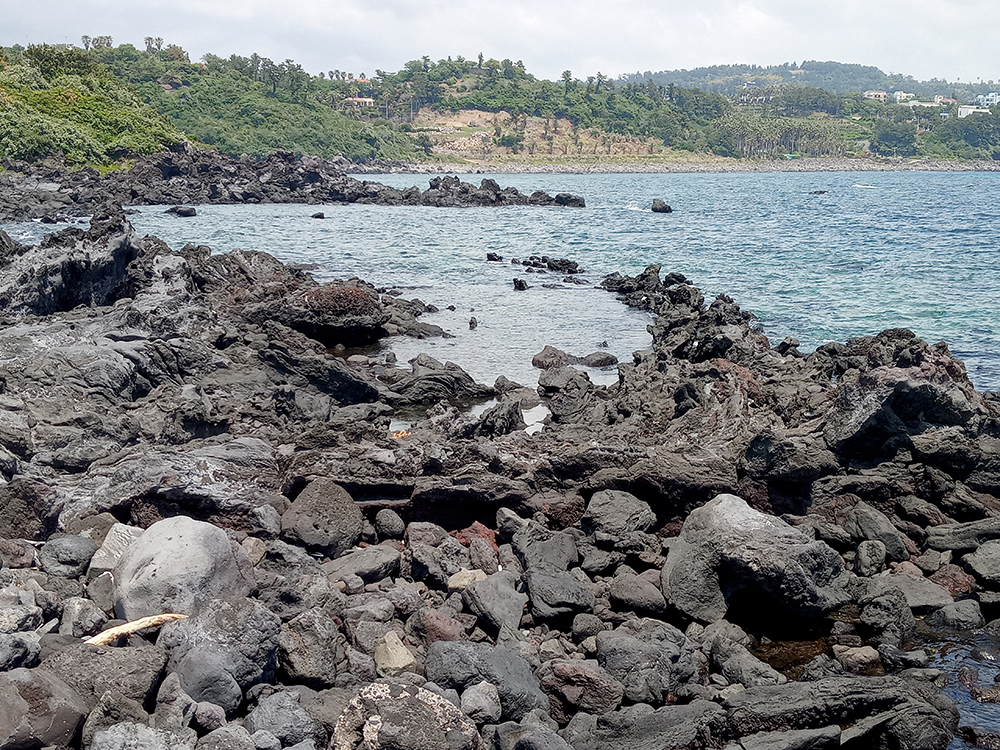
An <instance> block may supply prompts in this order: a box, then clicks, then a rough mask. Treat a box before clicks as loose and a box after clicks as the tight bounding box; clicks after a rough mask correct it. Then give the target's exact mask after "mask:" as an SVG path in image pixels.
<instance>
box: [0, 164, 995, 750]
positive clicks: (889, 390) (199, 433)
mask: <svg viewBox="0 0 1000 750" xmlns="http://www.w3.org/2000/svg"><path fill="white" fill-rule="evenodd" d="M438 189H444V184H443V183H442V185H441V186H439V188H438ZM486 192H490V190H489V189H487V190H486ZM439 195H440V196H443V195H444V193H440V194H439ZM439 199H440V200H444V198H443V197H438V198H435V200H439ZM177 202H178V203H187V202H191V201H188V200H186V199H185V200H181V197H180V196H178V198H177ZM0 239H2V238H0ZM84 257H86V258H89V260H90V263H89V265H86V264H82V263H81V258H84ZM29 268H31V269H34V270H33V272H32V273H27V269H29ZM80 269H84V270H86V273H80V272H79V271H80ZM604 286H605V287H606V288H608V289H609V290H612V291H615V292H616V293H618V294H620V295H621V296H622V297H623V298H624V299H625V300H626V301H627V302H628V303H630V304H635V305H637V306H641V307H643V308H644V309H647V310H650V311H651V312H654V313H655V314H656V320H655V322H654V323H653V325H652V326H651V331H652V334H653V343H652V347H651V349H649V350H647V351H642V352H637V353H636V354H635V356H634V358H633V361H632V362H630V363H623V364H620V365H619V366H618V372H619V381H618V383H617V384H616V385H613V386H598V385H595V384H593V383H591V382H590V381H589V379H588V378H587V377H586V376H585V375H584V373H583V372H581V371H579V370H576V369H575V368H573V367H571V366H569V365H568V364H566V363H559V364H557V366H554V367H550V368H548V369H546V370H544V372H543V373H542V375H541V377H540V379H539V388H538V393H537V396H535V398H537V399H541V401H542V402H543V403H544V404H545V405H546V406H548V408H549V410H550V412H551V414H552V416H551V418H550V420H549V421H548V422H547V423H546V424H545V425H544V428H543V429H542V430H541V431H538V432H535V433H534V434H528V433H527V432H526V431H525V430H524V429H523V422H521V421H520V415H519V413H518V412H519V411H520V406H519V404H520V403H521V401H520V400H519V398H520V397H515V396H513V395H512V394H515V393H517V392H518V389H517V388H516V386H515V385H514V384H510V383H509V382H508V381H505V380H502V379H500V380H498V382H497V384H496V385H495V386H493V387H491V386H488V385H484V384H479V383H476V382H475V381H474V380H473V379H472V378H471V377H469V376H468V375H467V374H466V373H465V372H464V371H463V370H462V369H461V367H459V366H458V365H456V364H454V363H447V362H444V363H443V362H439V361H437V360H435V359H433V358H431V357H429V356H426V355H421V356H420V357H418V358H416V359H415V360H414V361H413V362H412V363H411V365H410V367H409V369H407V368H406V367H404V366H396V364H395V363H394V362H390V361H378V360H375V359H372V358H369V357H360V358H354V357H352V358H348V359H345V358H343V357H341V356H338V355H337V353H336V351H337V347H347V346H353V345H355V344H356V343H357V342H359V341H375V340H377V339H378V338H379V337H381V336H382V335H385V332H386V326H390V325H396V326H397V327H399V326H402V327H403V328H406V326H407V325H409V326H410V330H411V332H412V333H413V335H425V333H426V331H425V330H423V329H421V328H420V326H419V325H417V319H418V317H419V316H418V315H417V314H416V313H417V312H421V311H422V309H423V308H422V305H421V304H417V303H418V302H419V301H415V302H405V301H401V300H398V299H397V298H394V297H392V296H391V295H387V294H382V293H380V292H379V291H378V290H376V289H374V288H372V287H370V286H369V285H367V284H365V283H364V282H360V281H357V280H352V281H351V282H344V283H337V282H335V283H331V284H326V285H320V284H317V283H316V282H315V281H313V280H312V279H311V278H310V277H309V276H308V275H306V274H304V273H302V272H301V271H295V270H290V269H287V268H285V267H283V266H282V265H281V264H280V263H278V262H277V261H275V260H274V259H273V258H271V257H270V256H267V255H265V254H262V253H242V252H237V253H232V254H228V255H220V256H214V255H211V254H210V252H209V250H208V249H207V248H196V247H190V246H188V247H185V248H183V249H181V250H179V251H173V250H171V249H170V248H168V247H166V246H165V245H164V244H163V243H162V242H160V241H158V240H156V239H155V238H143V239H139V238H137V237H135V234H134V232H133V231H132V230H131V227H130V226H129V225H128V223H127V221H126V220H125V218H124V216H122V215H121V213H120V212H114V211H112V212H110V213H109V214H107V215H103V216H100V217H98V218H97V219H96V220H95V222H94V227H93V228H92V229H91V230H89V231H86V232H82V231H79V230H69V231H66V232H63V233H60V234H57V235H52V236H50V237H48V238H47V239H46V240H45V242H44V243H42V246H41V247H39V248H27V247H21V246H17V245H15V244H14V243H7V244H6V245H5V247H4V255H3V257H2V259H0V315H2V316H3V317H2V319H0V473H2V479H3V481H2V483H0V535H2V536H3V539H0V561H2V563H3V567H2V568H0V736H2V737H3V740H2V742H3V743H6V746H10V747H36V746H37V747H42V746H47V745H53V746H72V747H87V748H92V747H123V746H142V747H196V746H197V747H248V748H249V747H257V748H264V747H269V748H282V747H296V748H308V747H315V748H325V747H333V748H338V750H339V749H340V748H344V749H345V750H346V749H347V748H350V749H351V750H354V749H355V748H360V747H366V748H380V747H385V748H400V747H421V748H432V747H435V748H436V747H441V748H452V747H462V748H466V747H467V748H487V747H489V748H507V747H510V748H515V747H516V748H529V747H547V748H566V747H571V748H576V749H577V750H582V749H583V748H615V747H621V748H628V749H629V750H633V749H634V748H637V747H640V748H646V747H648V748H662V747H691V748H725V747H743V748H751V747H752V748H757V747H786V746H787V747H799V746H801V747H835V746H853V747H905V748H944V747H946V746H947V745H948V743H949V742H950V741H951V738H952V736H953V735H954V733H955V731H956V730H957V728H958V723H959V722H958V716H957V713H956V711H955V708H954V705H953V704H952V703H951V701H950V700H949V699H948V698H946V697H945V696H944V695H943V694H942V693H941V689H940V688H941V685H940V683H941V680H942V678H943V677H946V675H943V674H942V673H941V672H940V671H939V670H935V669H931V668H929V667H928V661H927V654H926V652H924V651H922V650H921V649H920V646H921V643H920V642H919V641H918V640H917V638H918V635H919V634H921V633H922V634H924V636H925V637H926V636H927V634H928V633H933V632H940V633H945V632H947V633H949V634H952V636H951V637H955V636H954V634H955V633H959V634H961V633H963V632H968V631H969V630H970V629H976V628H981V627H983V624H984V623H987V624H986V625H985V628H984V632H985V633H986V634H987V635H988V634H989V633H995V632H1000V626H998V625H997V622H996V621H995V620H994V619H993V618H995V617H996V616H997V614H1000V613H998V609H1000V607H998V602H1000V574H998V573H997V569H998V565H997V562H996V559H995V558H997V557H998V555H1000V553H998V552H997V549H996V542H997V541H1000V521H998V519H1000V513H998V509H1000V504H998V498H997V493H998V492H1000V412H998V410H997V402H996V401H995V400H988V399H986V398H984V396H983V395H982V394H979V393H977V392H976V391H975V389H974V388H973V387H972V385H971V383H970V382H969V380H968V378H967V377H966V375H965V371H964V369H963V367H962V365H961V363H960V362H958V361H957V360H955V359H954V358H952V357H951V355H950V353H949V352H948V350H947V347H946V346H944V345H943V344H937V345H933V346H931V345H928V344H926V343H925V342H923V341H921V340H920V339H918V338H916V337H915V336H914V335H913V334H912V333H910V332H909V331H905V330H891V331H885V332H882V333H881V334H878V335H877V336H872V337H866V338H861V339H854V340H851V341H848V342H846V343H843V344H828V345H825V346H823V347H820V349H818V350H817V351H815V352H812V353H810V354H804V353H801V352H798V350H797V348H796V347H794V346H792V345H791V344H788V345H787V346H785V345H783V346H779V347H776V348H772V347H771V346H770V343H769V342H768V341H767V339H766V338H765V337H764V336H763V335H761V333H760V332H759V331H758V330H757V329H756V327H755V323H754V320H753V318H752V316H750V315H748V314H747V313H745V312H743V311H741V310H740V309H739V307H738V306H737V305H736V303H735V302H733V301H732V300H731V299H729V298H728V297H725V296H720V297H719V298H717V299H716V300H714V301H712V302H711V303H709V304H706V303H705V301H704V300H703V299H702V296H701V293H700V292H699V291H698V290H697V289H696V288H695V287H693V286H691V285H690V284H689V283H688V282H687V280H686V279H684V278H683V277H680V276H667V277H665V278H663V279H661V277H660V271H659V268H657V267H650V268H649V269H647V271H646V272H645V273H643V274H641V275H640V276H638V277H634V278H629V277H621V276H614V277H610V278H609V279H607V280H606V281H605V284H604ZM404 311H405V313H404ZM392 321H395V322H392ZM407 321H409V323H407ZM498 392H500V393H501V396H500V398H499V399H498V403H497V405H496V406H495V407H494V408H493V409H490V410H487V411H485V412H483V413H481V414H480V415H479V416H473V415H472V414H469V413H467V412H463V411H462V410H461V409H460V408H459V407H460V406H464V405H465V404H467V403H468V402H469V400H470V399H471V400H473V401H475V400H483V399H487V398H492V397H495V396H496V394H497V393H498ZM504 394H506V395H504ZM400 414H406V417H407V420H408V424H409V427H408V428H407V429H406V430H397V431H396V432H395V433H390V420H391V419H392V417H393V416H397V415H400ZM393 429H395V428H393ZM164 612H173V613H177V614H180V615H186V617H185V618H182V619H177V620H174V621H172V622H170V623H169V624H165V625H164V624H162V623H159V624H155V625H152V626H148V627H146V628H138V627H137V629H135V630H134V631H133V632H131V633H129V634H124V635H119V636H117V637H112V638H111V639H110V641H109V642H106V643H102V644H100V645H86V644H84V643H83V640H84V638H88V637H90V636H91V635H92V634H93V632H94V631H96V630H100V629H103V628H105V627H111V626H115V625H122V624H123V621H124V620H134V619H136V618H139V617H145V616H150V615H154V616H155V615H159V614H162V613H164ZM967 682H968V685H969V688H968V689H969V690H970V695H972V692H971V691H972V689H973V688H974V689H975V691H976V692H975V696H978V698H977V700H989V698H990V695H991V693H990V692H989V691H990V689H989V688H984V687H982V686H980V685H978V684H977V683H975V681H973V680H968V681H967ZM989 729H990V728H989V727H966V728H964V729H963V736H967V737H987V735H988V734H989Z"/></svg>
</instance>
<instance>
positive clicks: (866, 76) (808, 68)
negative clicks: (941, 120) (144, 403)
mask: <svg viewBox="0 0 1000 750" xmlns="http://www.w3.org/2000/svg"><path fill="white" fill-rule="evenodd" d="M618 81H619V83H623V84H624V83H640V84H641V83H645V82H647V81H654V82H655V83H657V84H659V85H661V86H669V85H671V84H673V85H675V86H689V87H692V88H699V89H702V90H704V91H713V92H716V93H719V94H725V95H726V96H735V95H737V94H738V93H739V92H740V90H741V89H743V88H745V87H746V85H747V84H751V85H758V86H773V85H777V84H791V85H795V86H805V87H812V88H820V89H824V90H825V91H829V92H831V93H833V94H850V93H858V92H862V91H867V90H868V89H877V90H884V91H890V92H891V91H908V92H912V93H915V94H918V95H920V96H921V97H922V98H923V97H926V98H933V97H934V95H935V94H939V95H941V96H947V97H950V98H953V99H958V100H960V101H965V100H971V99H973V98H974V97H975V96H976V95H978V94H986V93H988V92H990V91H996V87H997V84H996V83H994V82H993V81H988V82H981V83H979V84H972V83H960V82H950V81H945V80H941V79H937V78H935V79H931V80H930V81H918V80H917V79H915V78H914V77H913V76H908V75H903V74H901V73H884V72H883V71H882V70H880V69H879V68H876V67H874V66H872V65H859V64H856V63H840V62H833V61H819V60H803V61H802V62H801V63H784V64H783V65H769V66H761V65H713V66H708V67H702V68H694V69H692V70H661V71H658V72H655V73H653V72H650V71H646V72H645V73H632V74H627V75H623V76H620V77H619V79H618Z"/></svg>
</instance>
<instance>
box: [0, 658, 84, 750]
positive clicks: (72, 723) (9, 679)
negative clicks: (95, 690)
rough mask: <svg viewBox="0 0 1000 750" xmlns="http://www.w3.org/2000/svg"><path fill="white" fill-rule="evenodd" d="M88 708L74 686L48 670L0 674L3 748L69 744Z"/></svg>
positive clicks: (16, 670)
mask: <svg viewBox="0 0 1000 750" xmlns="http://www.w3.org/2000/svg"><path fill="white" fill-rule="evenodd" d="M88 710H89V709H88V707H87V705H86V704H85V703H84V702H83V700H81V698H80V696H79V695H77V694H76V693H75V692H74V691H73V689H72V688H70V687H69V686H68V685H67V684H66V683H65V682H63V681H62V680H60V679H59V678H58V677H56V676H55V675H54V674H52V673H51V672H48V671H46V670H45V669H14V670H11V671H10V672H3V673H0V747H4V748H11V749H12V750H13V749H14V748H39V747H47V746H51V745H54V746H58V747H66V746H68V745H69V744H70V743H71V742H72V740H73V737H74V736H75V735H76V732H77V730H78V729H79V728H80V726H81V725H82V724H83V721H84V719H85V718H86V717H87V712H88Z"/></svg>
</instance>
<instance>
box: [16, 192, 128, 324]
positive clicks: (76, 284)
mask: <svg viewBox="0 0 1000 750" xmlns="http://www.w3.org/2000/svg"><path fill="white" fill-rule="evenodd" d="M138 255H139V244H138V242H137V241H136V236H135V230H134V229H132V226H131V225H130V224H129V223H128V221H127V220H126V219H125V216H124V214H122V212H121V211H120V210H118V211H116V212H113V213H112V214H110V215H108V214H104V215H101V216H95V217H94V218H93V219H92V220H91V223H90V229H88V230H87V231H83V230H81V229H79V228H78V227H71V228H69V229H64V230H63V231H61V232H59V233H58V234H51V235H48V236H46V238H45V239H44V240H43V241H42V242H41V244H39V245H38V247H37V248H35V249H34V251H33V252H30V253H25V254H23V255H21V254H12V255H9V256H8V260H9V262H8V263H6V264H4V265H3V266H2V273H0V313H3V314H4V315H12V314H13V315H18V316H25V315H50V314H52V313H54V312H58V311H65V310H72V309H73V308H74V307H77V306H78V305H85V306H87V307H95V306H102V305H110V304H113V303H114V302H115V300H116V299H118V296H119V295H120V294H121V293H122V287H123V285H124V282H125V276H126V267H127V266H128V264H129V263H130V262H131V261H133V260H134V259H135V258H136V257H137V256H138Z"/></svg>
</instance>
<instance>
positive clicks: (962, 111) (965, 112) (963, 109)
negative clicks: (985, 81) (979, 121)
mask: <svg viewBox="0 0 1000 750" xmlns="http://www.w3.org/2000/svg"><path fill="white" fill-rule="evenodd" d="M988 114H990V111H989V109H987V108H986V107H977V106H975V105H973V104H962V105H961V106H960V107H959V108H958V119H960V120H961V119H962V118H963V117H968V116H969V115H988Z"/></svg>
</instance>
